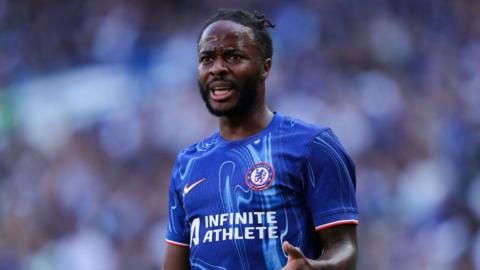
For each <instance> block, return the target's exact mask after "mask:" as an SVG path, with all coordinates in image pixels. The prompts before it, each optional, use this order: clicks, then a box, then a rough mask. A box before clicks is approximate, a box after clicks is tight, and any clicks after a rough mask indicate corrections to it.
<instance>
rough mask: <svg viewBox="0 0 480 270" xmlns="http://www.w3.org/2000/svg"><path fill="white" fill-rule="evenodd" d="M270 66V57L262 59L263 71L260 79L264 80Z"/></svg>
mask: <svg viewBox="0 0 480 270" xmlns="http://www.w3.org/2000/svg"><path fill="white" fill-rule="evenodd" d="M270 68H272V58H267V59H265V60H263V72H262V81H265V80H266V79H267V78H268V75H269V74H270Z"/></svg>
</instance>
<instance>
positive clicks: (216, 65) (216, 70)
mask: <svg viewBox="0 0 480 270" xmlns="http://www.w3.org/2000/svg"><path fill="white" fill-rule="evenodd" d="M227 72H228V67H227V66H226V63H225V61H224V60H223V59H221V58H220V57H219V58H217V59H215V61H214V62H213V65H212V66H211V67H210V74H212V75H215V76H218V75H223V74H225V73H227Z"/></svg>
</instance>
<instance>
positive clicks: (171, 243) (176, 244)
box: [165, 239, 190, 248]
mask: <svg viewBox="0 0 480 270" xmlns="http://www.w3.org/2000/svg"><path fill="white" fill-rule="evenodd" d="M165 242H166V243H167V244H168V245H171V246H177V247H184V248H190V245H189V244H185V243H182V242H177V241H172V240H169V239H165Z"/></svg>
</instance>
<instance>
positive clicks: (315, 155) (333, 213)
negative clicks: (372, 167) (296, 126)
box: [304, 129, 358, 231]
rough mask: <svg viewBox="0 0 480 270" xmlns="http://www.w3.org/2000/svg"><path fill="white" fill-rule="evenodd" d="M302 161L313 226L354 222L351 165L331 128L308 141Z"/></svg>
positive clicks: (355, 203)
mask: <svg viewBox="0 0 480 270" xmlns="http://www.w3.org/2000/svg"><path fill="white" fill-rule="evenodd" d="M305 164H306V165H305V166H306V168H305V173H306V175H305V178H304V179H305V181H306V183H305V190H306V202H307V204H308V207H309V209H310V211H311V213H312V218H313V222H314V225H315V230H317V231H319V230H322V229H326V228H329V227H331V226H335V225H340V224H358V207H357V202H356V199H355V189H356V182H355V181H356V180H355V167H354V164H353V161H352V159H351V158H350V157H349V156H348V154H347V153H346V152H345V150H344V148H343V147H342V145H341V144H340V142H339V141H338V139H337V137H336V136H335V135H334V133H333V132H332V130H331V129H327V130H325V131H323V132H321V133H320V134H318V135H317V136H316V137H315V138H314V139H313V140H312V141H311V142H310V145H309V148H308V150H307V154H306V163H305Z"/></svg>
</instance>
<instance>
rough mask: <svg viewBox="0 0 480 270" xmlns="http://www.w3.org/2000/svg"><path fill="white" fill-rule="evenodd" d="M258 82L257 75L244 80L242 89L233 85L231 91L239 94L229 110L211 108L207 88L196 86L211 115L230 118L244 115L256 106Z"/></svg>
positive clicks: (259, 78)
mask: <svg viewBox="0 0 480 270" xmlns="http://www.w3.org/2000/svg"><path fill="white" fill-rule="evenodd" d="M260 81H261V76H260V75H258V76H254V77H251V78H249V79H248V80H246V81H245V84H244V85H243V88H239V87H237V84H233V89H234V90H233V91H238V92H239V97H238V99H237V103H235V104H234V105H233V106H231V107H229V108H222V109H216V108H213V107H212V104H211V103H210V100H209V95H210V90H209V89H208V88H207V86H203V85H202V84H201V83H200V82H198V86H199V88H200V94H201V96H202V99H203V101H204V102H205V106H206V107H207V109H208V111H209V112H210V113H211V114H213V115H215V116H217V117H220V116H227V117H232V116H240V115H244V114H245V113H246V112H248V111H250V110H251V109H252V108H253V107H255V106H256V105H257V97H258V87H259V85H260Z"/></svg>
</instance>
